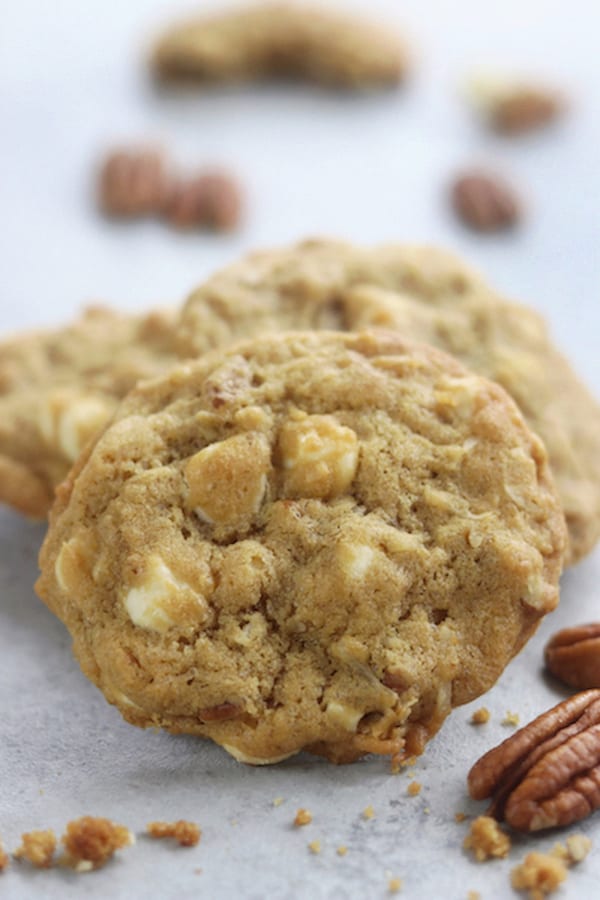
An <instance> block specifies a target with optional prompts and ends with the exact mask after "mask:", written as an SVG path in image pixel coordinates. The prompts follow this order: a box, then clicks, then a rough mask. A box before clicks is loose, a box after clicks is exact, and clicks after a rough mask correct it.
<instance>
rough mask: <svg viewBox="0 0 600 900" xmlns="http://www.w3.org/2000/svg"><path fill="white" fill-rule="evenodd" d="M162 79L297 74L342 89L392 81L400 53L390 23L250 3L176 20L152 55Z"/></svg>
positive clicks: (403, 66)
mask: <svg viewBox="0 0 600 900" xmlns="http://www.w3.org/2000/svg"><path fill="white" fill-rule="evenodd" d="M152 67H153V69H154V71H155V73H156V74H157V75H158V76H159V77H160V78H163V79H167V80H170V79H179V78H190V79H194V80H195V81H199V82H211V81H212V82H220V81H253V80H256V79H266V78H281V77H283V78H302V79H305V80H308V81H314V82H318V83H320V84H325V85H331V86H334V87H343V88H373V87H383V86H385V85H390V84H396V83H398V82H399V81H401V80H402V78H403V77H404V75H405V74H406V71H407V68H408V54H407V51H406V48H405V47H404V46H403V44H402V43H401V41H400V40H399V39H398V37H397V36H396V35H395V34H394V33H393V31H392V30H391V29H390V28H385V27H384V26H383V25H377V24H374V23H372V22H369V21H365V20H364V19H361V18H356V17H355V16H352V15H348V14H346V13H342V12H341V11H338V12H334V11H333V10H325V9H324V8H323V7H322V6H321V7H317V6H314V5H313V6H311V5H308V6H306V5H303V4H300V3H298V4H293V3H257V4H254V5H250V6H241V7H234V8H233V9H229V10H226V11H225V12H217V13H212V14H209V15H205V16H202V17H200V18H197V19H194V20H192V21H188V22H183V23H182V24H181V25H177V26H175V27H173V28H171V29H170V30H169V31H167V32H166V34H164V35H163V36H162V38H161V39H160V41H159V42H158V44H157V46H156V48H155V50H154V54H153V57H152Z"/></svg>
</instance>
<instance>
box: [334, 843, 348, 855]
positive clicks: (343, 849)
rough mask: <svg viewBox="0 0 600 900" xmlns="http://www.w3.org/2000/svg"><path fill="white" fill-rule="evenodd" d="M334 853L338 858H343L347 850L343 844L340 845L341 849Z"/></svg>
mask: <svg viewBox="0 0 600 900" xmlns="http://www.w3.org/2000/svg"><path fill="white" fill-rule="evenodd" d="M335 852H336V853H337V855H338V856H345V855H346V853H347V852H348V848H347V847H346V846H345V845H344V844H342V845H341V847H338V848H337V850H336V851H335Z"/></svg>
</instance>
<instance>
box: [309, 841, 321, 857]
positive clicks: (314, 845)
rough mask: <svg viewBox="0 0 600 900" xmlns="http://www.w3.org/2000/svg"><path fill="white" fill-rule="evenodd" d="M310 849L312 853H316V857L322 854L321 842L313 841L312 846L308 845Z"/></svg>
mask: <svg viewBox="0 0 600 900" xmlns="http://www.w3.org/2000/svg"><path fill="white" fill-rule="evenodd" d="M308 849H309V850H310V852H311V853H314V854H315V855H316V854H317V853H320V852H321V841H311V842H310V844H309V845H308Z"/></svg>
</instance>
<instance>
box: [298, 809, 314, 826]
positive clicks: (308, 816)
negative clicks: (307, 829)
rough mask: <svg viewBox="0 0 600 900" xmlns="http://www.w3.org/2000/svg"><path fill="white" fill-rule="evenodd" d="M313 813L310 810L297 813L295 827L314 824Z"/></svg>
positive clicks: (301, 810) (300, 810)
mask: <svg viewBox="0 0 600 900" xmlns="http://www.w3.org/2000/svg"><path fill="white" fill-rule="evenodd" d="M312 820H313V818H312V813H311V812H310V810H308V809H299V810H298V811H297V812H296V818H295V819H294V825H298V826H300V825H310V823H311V822H312Z"/></svg>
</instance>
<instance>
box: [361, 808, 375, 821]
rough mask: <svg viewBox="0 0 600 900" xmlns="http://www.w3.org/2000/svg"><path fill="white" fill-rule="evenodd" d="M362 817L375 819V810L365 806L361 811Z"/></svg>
mask: <svg viewBox="0 0 600 900" xmlns="http://www.w3.org/2000/svg"><path fill="white" fill-rule="evenodd" d="M362 816H363V819H374V818H375V810H374V809H373V807H372V806H371V805H369V806H366V807H365V808H364V809H363V813H362Z"/></svg>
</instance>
